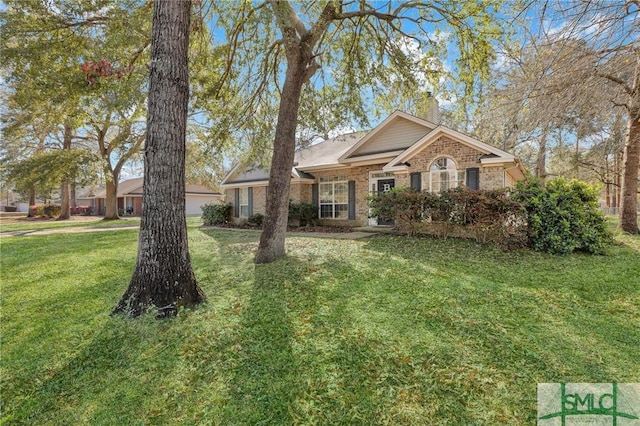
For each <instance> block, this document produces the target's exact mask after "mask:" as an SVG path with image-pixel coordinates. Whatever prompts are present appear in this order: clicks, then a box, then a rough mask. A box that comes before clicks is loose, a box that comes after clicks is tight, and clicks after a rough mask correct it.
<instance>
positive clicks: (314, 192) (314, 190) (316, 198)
mask: <svg viewBox="0 0 640 426" xmlns="http://www.w3.org/2000/svg"><path fill="white" fill-rule="evenodd" d="M311 204H313V205H314V206H316V208H318V207H319V206H320V193H319V192H318V184H317V183H314V184H313V185H311Z"/></svg>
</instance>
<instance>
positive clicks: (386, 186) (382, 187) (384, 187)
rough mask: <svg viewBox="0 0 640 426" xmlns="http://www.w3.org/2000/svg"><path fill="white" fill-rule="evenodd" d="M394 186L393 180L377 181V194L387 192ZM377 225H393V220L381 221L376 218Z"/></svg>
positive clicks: (394, 181)
mask: <svg viewBox="0 0 640 426" xmlns="http://www.w3.org/2000/svg"><path fill="white" fill-rule="evenodd" d="M395 186H396V180H395V179H381V180H379V181H378V194H380V193H382V192H387V191H390V190H392V189H393V187H395ZM378 225H393V220H382V219H380V218H378Z"/></svg>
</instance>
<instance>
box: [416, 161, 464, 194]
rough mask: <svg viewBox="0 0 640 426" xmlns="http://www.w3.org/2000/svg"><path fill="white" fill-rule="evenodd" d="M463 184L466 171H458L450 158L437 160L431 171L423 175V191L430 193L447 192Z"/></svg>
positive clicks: (432, 164)
mask: <svg viewBox="0 0 640 426" xmlns="http://www.w3.org/2000/svg"><path fill="white" fill-rule="evenodd" d="M463 184H464V170H458V169H457V168H456V163H455V162H454V161H453V160H452V159H451V158H449V157H440V158H437V159H436V160H435V161H434V162H433V163H431V167H430V168H429V171H428V172H424V173H422V189H423V190H426V191H429V192H442V191H447V190H449V189H453V188H457V187H459V186H462V185H463Z"/></svg>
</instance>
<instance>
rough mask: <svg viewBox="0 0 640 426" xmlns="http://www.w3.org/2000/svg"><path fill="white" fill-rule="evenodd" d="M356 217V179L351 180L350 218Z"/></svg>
mask: <svg viewBox="0 0 640 426" xmlns="http://www.w3.org/2000/svg"><path fill="white" fill-rule="evenodd" d="M355 218H356V181H355V180H350V181H349V220H355Z"/></svg>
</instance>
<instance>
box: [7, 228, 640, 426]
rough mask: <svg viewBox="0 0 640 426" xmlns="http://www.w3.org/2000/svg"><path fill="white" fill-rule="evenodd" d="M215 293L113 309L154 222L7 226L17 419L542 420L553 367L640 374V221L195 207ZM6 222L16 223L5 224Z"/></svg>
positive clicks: (562, 371)
mask: <svg viewBox="0 0 640 426" xmlns="http://www.w3.org/2000/svg"><path fill="white" fill-rule="evenodd" d="M189 223H190V234H189V235H190V248H191V252H192V260H193V263H194V269H195V273H196V276H197V278H198V280H199V282H200V285H201V286H202V288H203V289H204V291H205V293H206V294H207V296H208V298H209V300H208V303H207V304H206V305H204V306H202V307H199V308H197V309H194V310H189V311H183V312H181V313H180V314H179V315H178V317H177V318H174V319H172V320H163V321H159V320H155V319H154V318H153V317H151V316H149V317H144V318H140V319H136V320H130V319H124V318H120V317H118V318H111V317H109V316H108V313H109V310H110V309H111V308H112V307H113V306H114V305H115V304H116V302H117V301H118V299H119V297H120V296H121V295H122V293H123V292H124V290H125V288H126V286H127V284H128V280H129V278H130V276H131V273H132V271H133V267H134V263H135V256H136V246H137V230H113V231H106V232H100V233H83V234H58V235H43V236H24V237H3V238H2V240H1V241H0V244H1V251H2V252H1V256H2V257H1V260H2V268H1V275H0V280H1V283H2V288H1V290H2V309H1V311H0V315H1V317H0V330H1V332H2V342H1V358H0V367H1V369H0V380H1V382H0V383H1V395H0V396H1V400H2V407H1V418H2V421H1V422H0V423H2V424H7V425H9V424H29V425H36V424H37V425H41V424H52V425H57V424H65V425H66V424H73V425H83V424H86V425H115V424H141V425H142V424H145V425H146V424H157V425H171V424H176V425H177V424H181V425H182V424H184V425H191V424H222V425H228V424H242V425H258V424H283V425H289V424H327V425H337V424H345V425H347V424H348V425H352V424H363V425H370V424H389V425H413V424H415V425H425V424H451V425H461V424H486V425H496V424H505V425H520V424H535V421H536V420H535V419H536V388H537V384H538V383H541V382H560V381H564V382H611V381H617V382H640V356H639V355H638V348H639V347H640V288H639V287H640V285H639V281H640V279H639V277H640V237H629V236H622V235H618V236H617V237H616V239H617V241H618V244H616V245H615V246H612V247H611V249H610V252H609V254H608V255H607V256H587V255H572V256H567V257H553V256H548V255H543V254H539V253H532V252H529V251H518V252H511V253H505V252H502V251H500V250H497V249H493V248H492V247H490V246H480V245H477V244H475V243H472V242H467V241H460V240H452V239H450V240H447V241H441V240H435V239H428V238H405V237H397V236H379V237H374V238H369V239H364V240H358V241H345V240H340V241H338V240H327V239H318V238H298V237H296V238H290V239H289V240H288V251H289V253H290V255H289V256H288V257H287V258H285V259H283V260H281V261H278V262H275V263H273V264H269V265H260V266H255V265H254V264H253V263H252V253H253V251H254V250H255V248H256V246H257V241H258V237H259V234H258V233H257V232H251V231H224V230H206V229H201V228H198V227H197V225H198V223H197V221H196V220H191V221H190V222H189ZM3 230H4V227H3Z"/></svg>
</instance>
